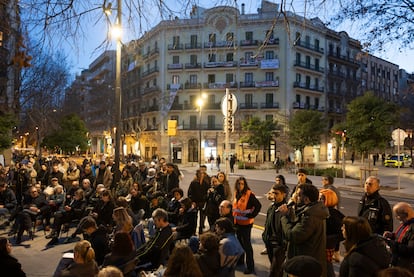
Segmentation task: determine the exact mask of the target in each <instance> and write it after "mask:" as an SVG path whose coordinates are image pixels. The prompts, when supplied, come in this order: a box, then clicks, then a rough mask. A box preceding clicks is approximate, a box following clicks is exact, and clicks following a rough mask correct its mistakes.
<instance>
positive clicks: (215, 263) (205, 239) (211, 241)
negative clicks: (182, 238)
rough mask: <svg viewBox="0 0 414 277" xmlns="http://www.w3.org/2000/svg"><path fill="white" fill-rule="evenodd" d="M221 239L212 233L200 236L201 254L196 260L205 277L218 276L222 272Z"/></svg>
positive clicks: (197, 255)
mask: <svg viewBox="0 0 414 277" xmlns="http://www.w3.org/2000/svg"><path fill="white" fill-rule="evenodd" d="M218 249H219V238H218V236H217V235H215V234H214V233H211V232H207V233H203V234H201V235H200V247H199V252H198V253H197V254H196V255H195V258H196V260H197V262H198V265H199V266H200V269H201V272H202V273H203V276H204V277H213V276H218V274H219V272H220V268H221V266H220V254H219V252H218Z"/></svg>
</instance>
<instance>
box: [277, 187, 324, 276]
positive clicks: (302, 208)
mask: <svg viewBox="0 0 414 277" xmlns="http://www.w3.org/2000/svg"><path fill="white" fill-rule="evenodd" d="M291 200H292V201H293V202H294V203H295V206H296V207H290V208H289V207H288V206H287V205H286V204H284V205H282V206H280V207H279V210H280V212H281V213H282V214H283V215H285V216H283V217H282V219H281V221H282V227H283V232H284V234H285V237H286V240H287V241H288V250H287V260H289V259H291V258H293V257H295V256H299V255H305V256H312V257H314V258H316V259H317V260H318V261H319V262H320V263H321V265H322V269H323V274H322V276H323V277H325V276H326V251H325V250H326V231H325V228H326V224H325V220H326V218H327V217H328V216H329V210H328V208H326V207H325V205H324V204H323V203H322V202H320V201H319V191H318V189H317V188H316V187H315V186H314V185H311V184H300V185H298V186H297V188H296V192H295V193H294V195H293V197H292V199H291Z"/></svg>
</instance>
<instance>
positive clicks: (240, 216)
mask: <svg viewBox="0 0 414 277" xmlns="http://www.w3.org/2000/svg"><path fill="white" fill-rule="evenodd" d="M251 193H252V191H251V190H247V191H246V193H245V194H243V195H242V196H241V197H240V199H239V200H237V199H236V195H235V196H234V200H233V217H234V224H238V225H250V224H253V222H254V218H248V217H247V216H246V214H250V213H251V212H252V210H251V209H249V210H248V209H247V202H249V198H250V194H251ZM234 194H236V192H235V193H234ZM253 209H254V208H253Z"/></svg>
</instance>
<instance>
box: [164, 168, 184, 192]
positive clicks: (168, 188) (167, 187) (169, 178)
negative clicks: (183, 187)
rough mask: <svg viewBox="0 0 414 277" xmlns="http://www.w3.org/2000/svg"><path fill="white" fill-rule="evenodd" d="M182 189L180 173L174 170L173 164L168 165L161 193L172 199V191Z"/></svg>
mask: <svg viewBox="0 0 414 277" xmlns="http://www.w3.org/2000/svg"><path fill="white" fill-rule="evenodd" d="M178 187H180V179H179V176H178V173H177V172H176V171H175V169H174V164H173V163H167V170H166V172H165V174H164V176H163V180H162V188H161V191H162V192H163V193H164V194H165V195H167V197H168V198H172V197H173V195H172V190H173V189H175V188H178Z"/></svg>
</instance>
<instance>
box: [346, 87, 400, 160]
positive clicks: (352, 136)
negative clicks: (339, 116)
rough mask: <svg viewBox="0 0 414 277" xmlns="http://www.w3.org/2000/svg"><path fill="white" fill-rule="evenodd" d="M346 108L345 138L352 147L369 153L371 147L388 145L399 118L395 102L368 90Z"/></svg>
mask: <svg viewBox="0 0 414 277" xmlns="http://www.w3.org/2000/svg"><path fill="white" fill-rule="evenodd" d="M347 108H348V113H347V115H346V131H347V139H348V140H349V143H350V145H351V146H352V147H353V148H354V149H356V150H357V151H359V152H361V153H365V154H369V153H370V151H372V150H373V149H383V148H385V147H387V146H388V143H389V142H390V141H391V132H392V129H393V127H394V126H396V124H397V123H398V120H399V108H398V106H397V105H396V104H394V103H391V102H387V101H385V100H383V99H381V98H379V97H376V96H375V95H374V94H373V93H371V92H368V93H366V94H364V95H363V96H360V97H358V98H355V99H354V100H353V101H352V102H351V103H349V105H348V106H347Z"/></svg>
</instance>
